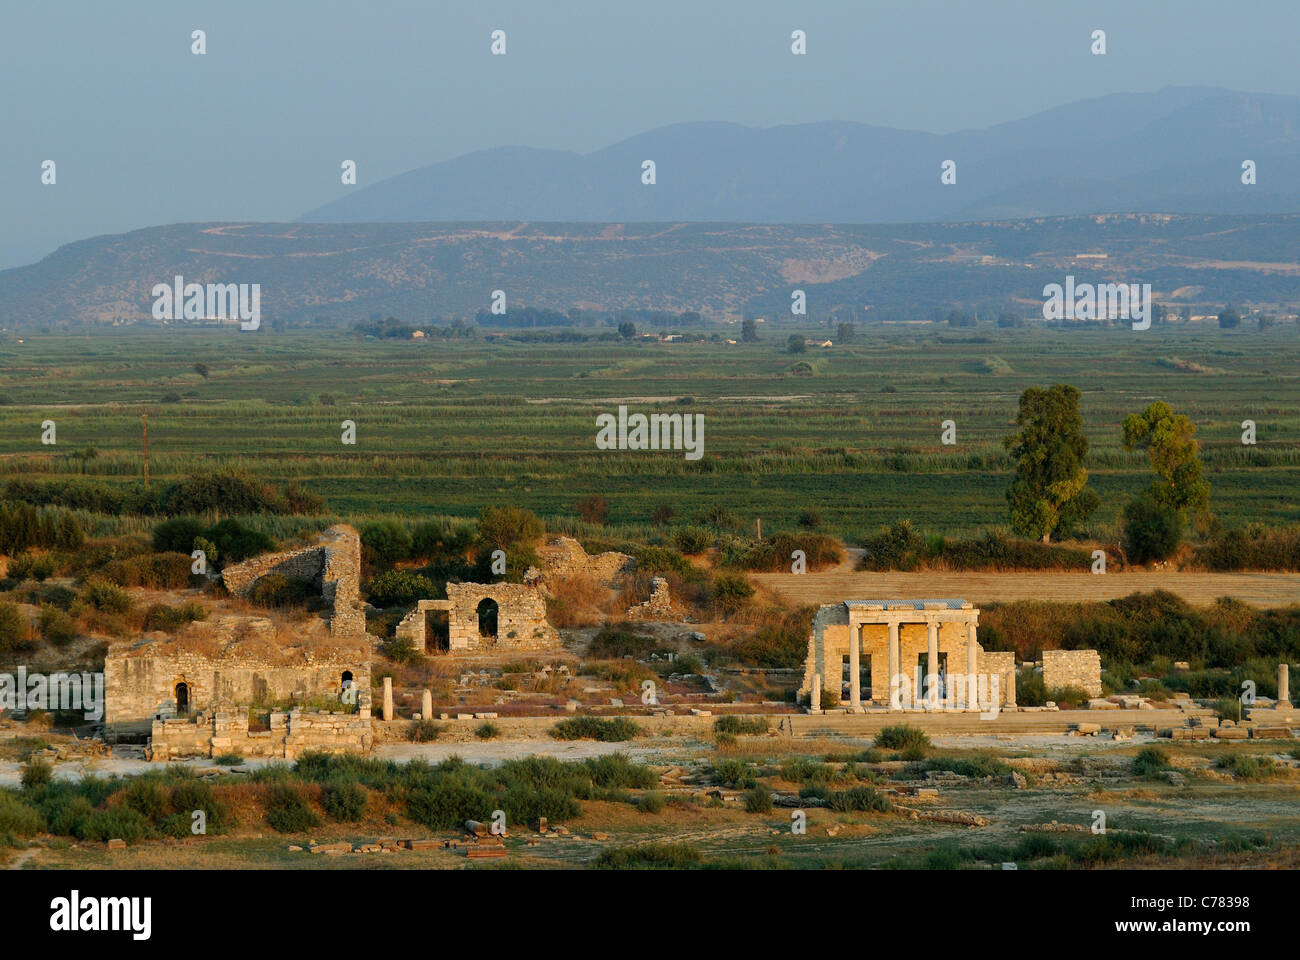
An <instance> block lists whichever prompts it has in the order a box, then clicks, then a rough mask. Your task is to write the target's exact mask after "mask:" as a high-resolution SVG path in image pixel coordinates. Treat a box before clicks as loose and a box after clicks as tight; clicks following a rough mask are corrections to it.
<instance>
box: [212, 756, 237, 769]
mask: <svg viewBox="0 0 1300 960" xmlns="http://www.w3.org/2000/svg"><path fill="white" fill-rule="evenodd" d="M212 762H213V763H215V764H216V765H217V766H219V767H238V766H239V765H241V764H242V763H243V762H244V758H243V757H241V756H240V755H239V754H237V753H219V754H217V755H216V756H215V757H213V758H212Z"/></svg>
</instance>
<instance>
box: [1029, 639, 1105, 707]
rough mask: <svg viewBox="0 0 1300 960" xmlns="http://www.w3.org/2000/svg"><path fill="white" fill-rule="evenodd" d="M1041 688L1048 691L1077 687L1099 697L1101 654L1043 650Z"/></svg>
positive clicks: (1082, 651) (1087, 651) (1085, 651)
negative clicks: (1043, 687)
mask: <svg viewBox="0 0 1300 960" xmlns="http://www.w3.org/2000/svg"><path fill="white" fill-rule="evenodd" d="M1042 659H1043V686H1045V687H1046V688H1047V689H1048V690H1059V689H1061V688H1062V687H1079V688H1081V689H1082V690H1084V691H1086V692H1087V694H1088V696H1090V697H1100V696H1101V693H1102V690H1101V654H1099V653H1098V652H1097V651H1096V650H1044V651H1043V658H1042Z"/></svg>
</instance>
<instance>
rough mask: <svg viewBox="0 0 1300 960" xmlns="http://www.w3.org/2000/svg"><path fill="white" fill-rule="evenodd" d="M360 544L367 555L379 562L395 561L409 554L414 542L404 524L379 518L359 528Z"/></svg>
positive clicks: (407, 556)
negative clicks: (379, 519)
mask: <svg viewBox="0 0 1300 960" xmlns="http://www.w3.org/2000/svg"><path fill="white" fill-rule="evenodd" d="M361 546H362V548H363V549H364V550H365V552H366V555H367V556H369V557H371V558H373V559H375V560H378V561H379V562H380V563H396V562H397V561H399V560H406V559H407V558H409V557H410V556H411V550H412V548H413V547H414V546H415V542H414V541H413V540H412V539H411V533H410V531H409V530H407V529H406V527H405V525H403V524H400V523H398V522H397V521H396V520H381V521H379V522H378V523H367V524H366V525H365V526H364V527H362V528H361Z"/></svg>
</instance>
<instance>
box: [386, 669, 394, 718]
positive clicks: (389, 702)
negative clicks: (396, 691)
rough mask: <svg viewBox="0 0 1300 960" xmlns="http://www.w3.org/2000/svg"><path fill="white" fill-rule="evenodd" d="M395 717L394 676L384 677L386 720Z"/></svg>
mask: <svg viewBox="0 0 1300 960" xmlns="http://www.w3.org/2000/svg"><path fill="white" fill-rule="evenodd" d="M392 719H393V678H392V677H384V720H385V721H387V720H392Z"/></svg>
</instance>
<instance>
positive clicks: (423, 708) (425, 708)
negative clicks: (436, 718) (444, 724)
mask: <svg viewBox="0 0 1300 960" xmlns="http://www.w3.org/2000/svg"><path fill="white" fill-rule="evenodd" d="M420 716H422V717H424V719H426V720H432V719H433V693H432V692H431V691H429V690H426V691H424V700H422V701H421V703H420Z"/></svg>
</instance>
